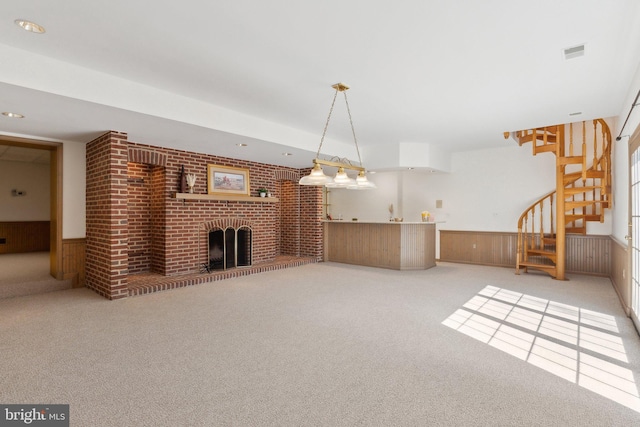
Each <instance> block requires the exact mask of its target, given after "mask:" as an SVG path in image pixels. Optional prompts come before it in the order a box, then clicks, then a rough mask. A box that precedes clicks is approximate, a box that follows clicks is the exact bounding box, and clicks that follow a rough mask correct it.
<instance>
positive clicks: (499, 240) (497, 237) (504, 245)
mask: <svg viewBox="0 0 640 427" xmlns="http://www.w3.org/2000/svg"><path fill="white" fill-rule="evenodd" d="M517 244H518V234H517V233H508V232H491V231H457V230H440V261H449V262H462V263H469V264H481V265H493V266H501V267H513V268H515V266H516V249H517ZM566 250H567V265H566V268H567V272H569V273H583V274H594V275H598V276H610V275H611V238H610V237H609V236H580V235H568V236H567V249H566Z"/></svg>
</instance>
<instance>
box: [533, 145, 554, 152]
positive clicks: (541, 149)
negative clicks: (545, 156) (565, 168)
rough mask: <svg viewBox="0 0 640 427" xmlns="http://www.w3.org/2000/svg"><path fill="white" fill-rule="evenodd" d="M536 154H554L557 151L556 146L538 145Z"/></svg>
mask: <svg viewBox="0 0 640 427" xmlns="http://www.w3.org/2000/svg"><path fill="white" fill-rule="evenodd" d="M534 151H535V153H536V154H538V153H546V152H549V151H551V152H554V153H555V151H556V144H547V145H536V147H535V149H534Z"/></svg>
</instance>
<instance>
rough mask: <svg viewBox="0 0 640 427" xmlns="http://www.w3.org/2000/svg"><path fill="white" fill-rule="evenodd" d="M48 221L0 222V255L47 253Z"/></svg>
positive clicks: (48, 239) (48, 238)
mask: <svg viewBox="0 0 640 427" xmlns="http://www.w3.org/2000/svg"><path fill="white" fill-rule="evenodd" d="M50 228H51V227H50V222H49V221H13V222H0V254H15V253H22V252H48V251H49V241H50Z"/></svg>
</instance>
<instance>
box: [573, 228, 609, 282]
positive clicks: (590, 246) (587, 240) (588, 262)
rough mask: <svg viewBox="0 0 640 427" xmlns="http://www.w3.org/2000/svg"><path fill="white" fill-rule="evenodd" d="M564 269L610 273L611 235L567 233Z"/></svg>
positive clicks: (596, 273)
mask: <svg viewBox="0 0 640 427" xmlns="http://www.w3.org/2000/svg"><path fill="white" fill-rule="evenodd" d="M566 270H567V272H568V273H583V274H594V275H597V276H609V275H610V274H611V237H609V236H597V235H586V236H582V235H579V234H567V249H566Z"/></svg>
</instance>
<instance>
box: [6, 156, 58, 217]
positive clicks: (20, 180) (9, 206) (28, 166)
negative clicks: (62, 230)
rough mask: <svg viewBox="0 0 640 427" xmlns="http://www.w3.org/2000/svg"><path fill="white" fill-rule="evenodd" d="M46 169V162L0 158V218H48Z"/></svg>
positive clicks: (47, 174) (48, 180) (48, 179)
mask: <svg viewBox="0 0 640 427" xmlns="http://www.w3.org/2000/svg"><path fill="white" fill-rule="evenodd" d="M49 171H50V169H49V165H48V164H37V163H26V162H9V161H0V221H49V218H50V209H49V200H50V199H49V182H50V178H49ZM12 190H18V191H23V192H24V193H25V195H24V196H13V195H12V194H11V192H12Z"/></svg>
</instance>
